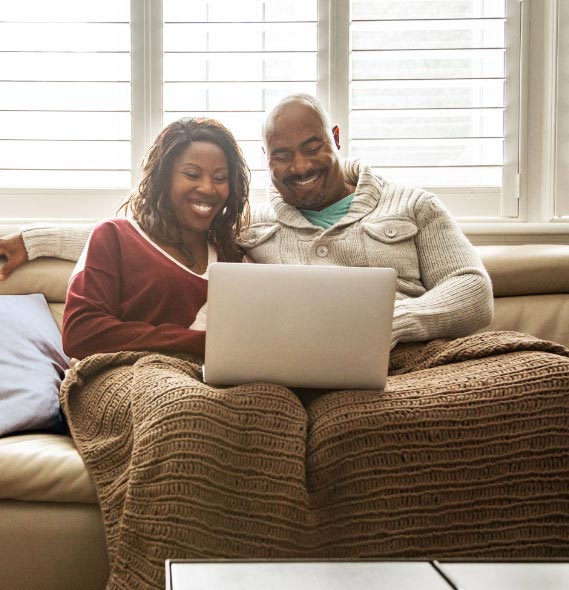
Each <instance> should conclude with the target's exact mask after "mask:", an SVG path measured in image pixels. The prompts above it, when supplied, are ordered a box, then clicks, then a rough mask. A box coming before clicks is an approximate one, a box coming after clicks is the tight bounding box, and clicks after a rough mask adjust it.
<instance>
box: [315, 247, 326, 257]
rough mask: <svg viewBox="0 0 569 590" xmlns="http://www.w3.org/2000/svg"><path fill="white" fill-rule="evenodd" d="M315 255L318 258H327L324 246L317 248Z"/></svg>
mask: <svg viewBox="0 0 569 590" xmlns="http://www.w3.org/2000/svg"><path fill="white" fill-rule="evenodd" d="M316 254H318V256H320V258H326V256H328V248H327V247H326V246H318V248H316Z"/></svg>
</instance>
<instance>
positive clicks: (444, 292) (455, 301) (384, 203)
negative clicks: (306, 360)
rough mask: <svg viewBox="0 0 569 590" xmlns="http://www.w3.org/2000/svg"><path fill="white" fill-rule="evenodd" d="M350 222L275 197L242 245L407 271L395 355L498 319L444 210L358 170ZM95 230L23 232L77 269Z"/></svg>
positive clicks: (477, 266) (33, 247) (401, 284)
mask: <svg viewBox="0 0 569 590" xmlns="http://www.w3.org/2000/svg"><path fill="white" fill-rule="evenodd" d="M343 165H344V175H345V177H346V181H347V182H349V183H350V184H353V185H356V194H355V197H354V200H353V201H352V205H351V207H350V210H349V212H348V213H347V215H345V216H344V217H343V218H342V219H341V220H340V221H339V222H338V223H336V224H335V225H334V226H333V227H331V228H329V229H326V230H325V229H322V228H319V227H316V226H314V225H312V224H311V223H310V222H309V221H307V220H306V218H305V217H304V216H303V215H302V214H301V213H300V212H299V211H298V210H297V209H296V208H295V207H293V206H291V205H289V204H287V203H285V202H284V201H283V200H282V198H281V197H280V195H279V194H278V193H277V192H276V190H275V189H271V190H270V191H269V202H268V203H266V204H265V205H262V206H260V207H257V208H253V214H252V223H251V225H250V227H249V230H248V231H247V232H246V234H245V235H244V236H243V240H242V245H243V246H244V248H245V249H246V250H247V253H248V254H249V256H250V257H251V258H252V259H253V260H255V261H256V262H262V263H287V264H320V265H322V264H325V265H326V264H330V265H345V266H375V267H390V268H394V269H395V270H396V271H397V275H398V280H397V301H396V303H395V312H394V317H393V334H392V345H395V344H396V343H397V342H399V341H417V340H432V339H434V338H441V337H443V338H444V337H447V338H456V337H459V336H465V335H467V334H470V333H472V332H474V331H476V330H477V329H479V328H482V327H484V326H485V325H487V324H488V323H489V322H490V320H491V318H492V306H493V300H492V288H491V284H490V280H489V278H488V275H487V273H486V271H485V270H484V267H483V265H482V263H481V261H480V258H479V257H478V255H477V254H476V252H475V250H474V249H473V248H472V246H471V245H470V243H469V242H468V240H467V239H466V237H465V236H464V235H463V233H462V231H461V230H460V228H459V227H458V225H457V223H456V222H455V221H454V220H453V218H452V217H451V216H450V215H449V213H448V212H447V211H446V210H445V208H444V206H443V205H442V204H441V203H440V201H439V200H438V199H437V198H436V197H435V196H434V195H432V194H431V193H428V192H426V191H424V190H422V189H417V188H407V187H402V186H397V185H394V184H391V183H389V182H387V181H386V180H384V179H383V178H381V177H378V176H375V175H374V174H373V173H372V171H371V169H370V168H369V167H368V166H365V165H363V164H362V163H360V162H359V161H357V160H346V161H345V162H344V164H343ZM91 229H92V226H90V225H37V224H36V225H34V226H29V227H25V228H24V229H23V231H22V235H23V238H24V242H25V244H26V248H27V250H28V255H29V257H30V259H32V258H37V257H39V256H55V257H58V258H65V259H68V260H77V259H78V257H79V256H80V254H81V251H82V250H83V247H84V245H85V243H86V241H87V238H88V236H89V233H90V231H91Z"/></svg>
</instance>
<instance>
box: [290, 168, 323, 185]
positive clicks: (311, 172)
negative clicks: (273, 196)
mask: <svg viewBox="0 0 569 590" xmlns="http://www.w3.org/2000/svg"><path fill="white" fill-rule="evenodd" d="M325 171H326V170H325V169H322V168H321V169H319V170H309V171H308V172H305V173H304V174H291V175H290V176H286V177H285V179H284V182H297V181H299V180H301V181H302V180H306V179H307V178H310V177H311V176H316V175H317V174H322V173H323V172H325Z"/></svg>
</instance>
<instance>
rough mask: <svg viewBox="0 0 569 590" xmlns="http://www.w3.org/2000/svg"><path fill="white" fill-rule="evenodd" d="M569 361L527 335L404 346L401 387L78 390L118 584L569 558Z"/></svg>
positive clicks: (83, 381) (89, 384)
mask: <svg viewBox="0 0 569 590" xmlns="http://www.w3.org/2000/svg"><path fill="white" fill-rule="evenodd" d="M568 356H569V351H567V350H566V349H564V348H563V347H562V346H559V345H555V344H553V343H550V342H544V341H540V340H536V339H534V338H532V337H529V336H524V335H521V334H517V333H511V332H494V333H487V334H482V335H474V336H470V337H467V338H461V339H458V340H454V341H451V342H447V341H442V340H438V341H433V342H430V343H428V344H409V345H403V346H399V347H397V349H396V350H395V351H393V353H392V358H391V363H390V373H391V376H390V378H389V380H388V385H387V388H386V389H385V391H334V392H323V391H320V392H315V391H297V392H292V391H290V390H289V389H287V388H285V387H281V386H278V385H274V384H270V383H252V384H248V385H242V386H239V387H227V388H214V387H210V386H207V385H204V384H203V383H202V382H201V380H200V367H199V365H198V364H196V363H194V362H192V361H191V360H189V359H187V358H180V357H172V356H165V355H161V354H154V353H134V352H124V353H117V354H100V355H94V356H92V357H89V358H87V359H85V360H84V361H82V362H80V363H79V364H78V365H77V366H76V368H75V369H74V371H73V372H72V373H71V374H70V375H69V376H68V378H67V379H66V381H65V382H64V385H63V388H62V394H61V396H62V403H63V406H64V410H65V413H66V415H67V418H68V420H69V425H70V428H71V431H72V434H73V438H74V439H75V443H76V445H77V447H78V449H79V452H80V453H81V455H82V457H83V459H84V461H85V463H86V465H87V467H88V469H89V471H90V473H91V476H92V478H93V481H94V483H95V486H96V489H97V492H98V496H99V500H100V504H101V508H102V513H103V519H104V523H105V529H106V534H107V543H108V551H109V561H110V566H111V578H110V581H109V586H108V587H109V588H112V589H114V588H129V589H132V588H137V589H142V588H156V589H163V588H164V561H165V560H166V559H167V558H273V557H274V558H327V557H334V558H421V559H426V558H448V559H453V558H454V559H457V558H459V559H485V560H488V559H530V558H536V559H551V558H556V559H568V558H569V359H568V358H567V357H568Z"/></svg>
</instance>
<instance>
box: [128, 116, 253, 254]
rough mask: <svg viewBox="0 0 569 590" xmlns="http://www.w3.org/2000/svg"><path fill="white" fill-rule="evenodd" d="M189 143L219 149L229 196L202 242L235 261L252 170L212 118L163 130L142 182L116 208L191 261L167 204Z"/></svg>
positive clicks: (145, 165)
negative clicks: (179, 161) (178, 161)
mask: <svg viewBox="0 0 569 590" xmlns="http://www.w3.org/2000/svg"><path fill="white" fill-rule="evenodd" d="M194 141H206V142H209V143H214V144H215V145H217V146H219V147H220V148H221V149H222V150H223V153H224V154H225V157H226V158H227V164H228V168H229V178H228V181H229V196H228V198H227V200H226V201H225V205H224V208H223V209H222V210H221V211H220V212H219V213H218V214H217V215H216V217H215V218H214V220H213V222H212V224H211V225H210V227H209V228H208V230H207V239H208V241H209V243H211V244H212V245H213V246H214V247H215V249H216V251H217V253H218V254H219V256H220V258H221V259H222V260H225V261H228V262H236V261H240V260H241V258H242V256H243V252H242V251H241V249H240V248H239V246H238V245H237V242H236V238H237V237H238V236H239V235H240V234H241V231H242V230H243V229H245V228H246V227H247V225H248V223H249V199H248V196H249V182H250V178H251V172H250V170H249V167H248V166H247V163H246V162H245V158H244V157H243V153H242V151H241V148H240V147H239V145H238V144H237V142H236V140H235V138H234V137H233V134H232V133H231V131H229V129H227V128H226V127H225V126H224V125H222V124H221V123H220V122H219V121H216V120H215V119H209V118H206V117H199V118H190V117H187V118H183V119H179V120H178V121H174V122H173V123H170V125H168V126H167V127H165V128H164V129H163V130H162V131H161V132H160V134H159V135H158V137H157V138H156V141H155V142H154V144H153V145H152V146H151V147H150V149H149V150H148V152H147V153H146V156H145V158H144V161H143V164H142V179H141V181H140V183H139V184H138V187H137V188H136V190H135V191H134V192H133V193H132V194H131V195H130V196H129V197H128V198H127V199H126V200H125V202H124V203H123V204H122V205H121V209H123V208H124V209H125V210H126V211H128V210H129V209H130V210H131V211H132V215H133V217H134V219H135V220H136V221H137V222H138V223H139V224H140V226H141V228H142V229H143V230H144V231H145V232H146V233H147V234H148V235H150V236H151V237H152V238H156V239H157V240H158V241H160V242H162V243H165V244H168V245H172V246H174V247H176V248H178V249H180V250H181V251H182V252H184V254H186V256H187V257H188V258H189V259H190V261H193V255H192V253H191V252H189V251H188V249H187V248H186V247H185V246H184V244H183V242H182V235H181V232H180V228H179V227H178V223H177V221H176V218H175V216H174V212H173V210H172V207H171V206H170V198H169V191H170V183H171V178H172V171H173V167H174V163H175V161H176V159H177V158H178V157H179V156H180V154H181V153H182V152H183V151H184V150H185V149H186V148H187V147H188V146H189V145H190V144H191V143H192V142H194Z"/></svg>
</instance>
